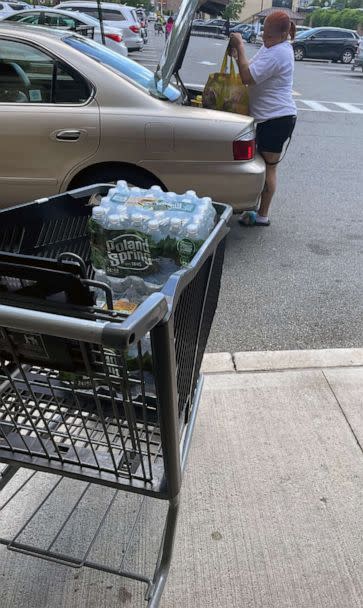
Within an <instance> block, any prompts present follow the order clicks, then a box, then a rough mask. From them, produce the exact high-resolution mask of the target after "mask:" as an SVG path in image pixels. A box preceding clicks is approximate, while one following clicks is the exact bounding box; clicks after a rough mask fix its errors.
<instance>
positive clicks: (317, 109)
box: [300, 99, 331, 112]
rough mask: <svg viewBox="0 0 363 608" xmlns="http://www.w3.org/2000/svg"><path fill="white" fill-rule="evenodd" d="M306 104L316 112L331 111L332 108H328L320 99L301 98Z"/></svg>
mask: <svg viewBox="0 0 363 608" xmlns="http://www.w3.org/2000/svg"><path fill="white" fill-rule="evenodd" d="M300 101H302V102H303V103H304V104H305V105H307V106H308V108H310V110H314V111H315V112H331V110H330V108H327V107H326V106H324V105H323V104H322V103H320V102H319V101H312V100H310V99H300Z"/></svg>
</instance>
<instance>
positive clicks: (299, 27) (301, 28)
mask: <svg viewBox="0 0 363 608" xmlns="http://www.w3.org/2000/svg"><path fill="white" fill-rule="evenodd" d="M308 30H311V27H308V26H307V25H297V26H296V35H298V34H301V32H307V31H308Z"/></svg>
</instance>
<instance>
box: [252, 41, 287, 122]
mask: <svg viewBox="0 0 363 608" xmlns="http://www.w3.org/2000/svg"><path fill="white" fill-rule="evenodd" d="M249 68H250V72H251V75H252V78H253V80H254V81H255V83H256V84H252V85H250V86H249V87H248V92H249V98H250V113H251V116H253V117H254V118H255V120H257V121H259V122H262V121H264V120H269V119H270V118H278V117H279V116H292V115H296V112H297V110H296V105H295V102H294V100H293V97H292V83H293V77H294V54H293V50H292V45H291V44H290V43H289V42H287V41H285V42H281V43H280V44H275V45H274V46H271V47H270V48H267V47H265V46H262V47H261V48H260V50H259V51H258V53H256V55H255V56H254V57H253V59H252V60H251V62H250V66H249Z"/></svg>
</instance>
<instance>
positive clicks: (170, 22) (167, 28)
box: [165, 17, 174, 40]
mask: <svg viewBox="0 0 363 608" xmlns="http://www.w3.org/2000/svg"><path fill="white" fill-rule="evenodd" d="M173 27H174V19H173V17H169V19H168V20H167V22H166V26H165V40H166V39H167V38H168V37H169V35H170V33H171V31H172V29H173Z"/></svg>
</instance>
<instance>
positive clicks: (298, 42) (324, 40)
mask: <svg viewBox="0 0 363 608" xmlns="http://www.w3.org/2000/svg"><path fill="white" fill-rule="evenodd" d="M358 44H359V36H358V34H356V33H355V32H353V31H352V30H344V29H342V28H339V27H315V28H313V29H311V30H306V31H305V32H301V33H300V34H298V35H297V37H296V39H295V41H294V42H293V48H294V56H295V61H302V60H303V59H305V58H306V59H331V60H332V61H334V62H336V61H342V63H350V62H351V61H352V59H353V58H354V56H355V54H356V52H357V49H358Z"/></svg>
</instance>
